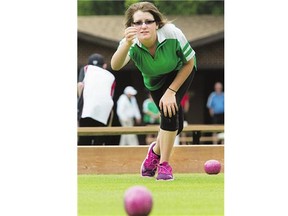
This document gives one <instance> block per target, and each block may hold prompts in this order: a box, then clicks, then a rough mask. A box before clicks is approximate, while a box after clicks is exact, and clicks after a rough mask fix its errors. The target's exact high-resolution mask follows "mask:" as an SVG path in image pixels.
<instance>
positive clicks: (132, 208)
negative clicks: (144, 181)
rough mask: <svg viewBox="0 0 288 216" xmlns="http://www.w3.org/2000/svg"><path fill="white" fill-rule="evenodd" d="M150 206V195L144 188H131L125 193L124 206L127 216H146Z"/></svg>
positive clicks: (151, 202)
mask: <svg viewBox="0 0 288 216" xmlns="http://www.w3.org/2000/svg"><path fill="white" fill-rule="evenodd" d="M152 205H153V199H152V194H151V192H150V191H149V190H148V189H147V188H146V187H144V186H132V187H130V188H128V189H127V190H126V191H125V194H124V206H125V211H126V213H127V214H128V215H129V216H148V215H149V214H150V212H151V210H152Z"/></svg>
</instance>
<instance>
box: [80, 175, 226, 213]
mask: <svg viewBox="0 0 288 216" xmlns="http://www.w3.org/2000/svg"><path fill="white" fill-rule="evenodd" d="M174 178H175V180H174V181H156V180H155V178H143V177H140V175H139V174H123V175H78V216H90V215H93V216H95V215H103V216H104V215H117V216H121V215H123V216H124V215H127V214H126V212H125V209H124V199H123V198H124V193H125V190H126V189H127V188H129V187H131V186H134V185H143V186H145V187H147V188H148V189H149V190H150V191H151V192H152V196H153V208H152V211H151V213H150V215H149V216H162V215H163V216H166V215H174V216H178V215H197V216H200V215H205V216H213V215H224V174H223V173H220V174H218V175H208V174H205V173H201V174H200V173H199V174H195V173H193V174H177V173H174Z"/></svg>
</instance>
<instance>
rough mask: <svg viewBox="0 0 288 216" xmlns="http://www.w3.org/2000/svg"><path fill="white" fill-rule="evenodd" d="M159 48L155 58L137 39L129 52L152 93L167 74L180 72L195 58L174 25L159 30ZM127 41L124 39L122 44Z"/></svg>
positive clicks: (184, 38)
mask: <svg viewBox="0 0 288 216" xmlns="http://www.w3.org/2000/svg"><path fill="white" fill-rule="evenodd" d="M157 39H158V42H157V48H156V52H155V55H154V57H153V56H152V55H151V54H150V53H149V51H148V49H147V48H146V47H145V46H144V45H143V44H141V43H140V41H139V40H138V39H137V38H136V39H134V41H133V44H132V46H131V47H130V50H129V53H128V54H129V57H130V58H131V59H132V60H133V61H134V63H135V65H136V67H137V68H138V69H139V70H140V71H141V73H142V76H143V80H144V84H145V86H146V88H148V89H149V90H151V91H154V90H157V89H159V88H161V86H162V85H163V84H164V82H165V74H168V73H170V72H172V71H175V70H176V71H178V70H180V69H181V68H182V66H183V64H184V63H186V62H187V61H189V60H190V59H192V58H193V57H194V63H195V64H196V61H195V60H196V59H195V51H194V50H193V49H192V47H191V46H190V44H189V42H188V41H187V39H186V37H185V36H184V34H183V33H182V31H181V30H180V29H179V28H177V27H176V26H175V25H174V24H170V23H169V24H166V25H164V26H163V27H162V28H161V29H158V30H157ZM124 40H125V38H124V39H122V41H121V42H120V44H121V43H122V42H123V41H124Z"/></svg>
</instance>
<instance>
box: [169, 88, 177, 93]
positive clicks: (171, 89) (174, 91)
mask: <svg viewBox="0 0 288 216" xmlns="http://www.w3.org/2000/svg"><path fill="white" fill-rule="evenodd" d="M168 89H170V90H171V91H173V92H175V93H177V91H175V90H174V89H171V88H170V87H168Z"/></svg>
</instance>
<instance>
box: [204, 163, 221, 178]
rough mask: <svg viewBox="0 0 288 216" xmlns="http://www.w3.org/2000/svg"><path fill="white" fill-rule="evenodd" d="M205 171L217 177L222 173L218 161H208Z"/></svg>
mask: <svg viewBox="0 0 288 216" xmlns="http://www.w3.org/2000/svg"><path fill="white" fill-rule="evenodd" d="M204 170H205V172H206V173H207V174H209V175H216V174H218V173H219V172H220V171H221V163H220V162H219V161H217V160H208V161H206V162H205V164H204Z"/></svg>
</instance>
